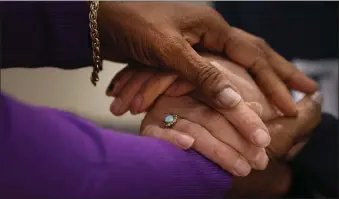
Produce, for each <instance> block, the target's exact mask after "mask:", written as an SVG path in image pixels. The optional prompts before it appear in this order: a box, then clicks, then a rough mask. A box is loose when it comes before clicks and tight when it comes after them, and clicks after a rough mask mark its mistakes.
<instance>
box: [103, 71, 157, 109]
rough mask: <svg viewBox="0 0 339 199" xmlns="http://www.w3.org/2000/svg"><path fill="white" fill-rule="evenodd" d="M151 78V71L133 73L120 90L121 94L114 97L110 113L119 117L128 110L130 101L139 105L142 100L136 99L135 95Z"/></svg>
mask: <svg viewBox="0 0 339 199" xmlns="http://www.w3.org/2000/svg"><path fill="white" fill-rule="evenodd" d="M152 76H153V72H151V71H137V72H135V73H134V75H133V76H132V77H131V79H130V80H129V81H128V82H126V83H125V84H124V86H123V87H122V88H121V92H119V93H118V94H117V95H116V98H115V99H114V101H113V103H112V104H111V109H110V110H111V112H112V113H113V114H114V115H116V116H120V115H123V114H124V113H126V112H127V111H128V110H129V107H130V104H131V102H132V100H134V102H135V101H136V102H137V103H141V100H142V99H140V98H138V96H137V93H138V92H139V90H140V88H141V87H142V86H143V84H144V83H145V82H147V80H148V79H149V78H151V77H152Z"/></svg>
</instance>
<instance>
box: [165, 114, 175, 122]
mask: <svg viewBox="0 0 339 199" xmlns="http://www.w3.org/2000/svg"><path fill="white" fill-rule="evenodd" d="M173 121H174V116H173V115H167V116H166V117H165V122H166V123H170V122H173Z"/></svg>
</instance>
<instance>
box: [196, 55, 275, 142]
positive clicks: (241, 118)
mask: <svg viewBox="0 0 339 199" xmlns="http://www.w3.org/2000/svg"><path fill="white" fill-rule="evenodd" d="M211 63H212V64H213V65H214V66H215V67H217V68H219V67H222V66H221V65H220V64H219V63H218V62H214V61H213V62H211ZM223 70H224V71H225V73H227V74H231V73H232V72H231V71H229V70H227V69H226V68H224V69H223ZM191 96H193V98H195V99H198V100H200V101H202V102H204V103H207V104H209V105H211V106H212V107H214V106H213V105H212V104H210V103H209V100H208V99H206V97H205V96H204V95H202V94H201V93H199V91H194V92H192V93H191ZM214 108H215V109H216V110H217V111H218V112H219V113H221V114H222V115H224V116H225V117H226V118H227V120H228V121H230V122H231V123H232V124H233V126H234V127H235V128H236V129H237V130H238V131H239V133H240V134H242V135H243V136H244V137H245V138H246V139H247V140H248V141H250V142H251V143H253V144H255V145H256V146H258V147H267V146H268V145H269V143H270V136H269V133H268V129H267V128H266V125H265V124H264V123H263V121H262V120H261V119H260V117H259V116H258V115H257V114H256V113H255V112H254V111H253V110H252V109H251V108H249V107H248V106H247V105H246V103H245V102H244V101H243V100H242V99H241V100H240V102H239V103H238V105H237V106H235V107H233V108H229V109H220V108H219V109H218V108H217V107H214Z"/></svg>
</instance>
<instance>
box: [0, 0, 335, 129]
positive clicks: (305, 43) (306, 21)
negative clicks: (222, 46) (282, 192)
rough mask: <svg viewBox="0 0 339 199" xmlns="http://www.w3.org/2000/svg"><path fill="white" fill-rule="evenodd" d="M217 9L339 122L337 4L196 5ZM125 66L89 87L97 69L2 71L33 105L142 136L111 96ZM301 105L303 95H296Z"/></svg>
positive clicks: (107, 68) (108, 70) (5, 86)
mask: <svg viewBox="0 0 339 199" xmlns="http://www.w3.org/2000/svg"><path fill="white" fill-rule="evenodd" d="M190 3H199V4H206V5H209V6H214V7H215V8H216V10H217V11H219V12H220V13H221V14H222V15H223V16H224V18H225V19H226V21H228V22H229V23H230V24H231V25H233V26H236V27H238V28H241V29H244V30H245V31H248V32H250V33H252V34H255V35H257V36H260V37H262V38H264V39H265V40H266V41H267V43H269V44H270V45H271V46H272V48H274V49H275V50H276V51H277V52H279V53H280V54H281V55H283V56H284V57H285V58H286V59H288V60H290V61H293V62H294V63H295V64H296V65H297V66H298V68H299V69H300V70H302V71H304V72H305V73H307V74H308V75H310V76H311V77H313V78H314V79H315V80H317V81H318V83H319V84H320V89H321V91H322V92H323V94H324V106H323V109H324V111H326V112H329V113H332V114H334V115H336V116H338V3H337V2H242V1H239V2H208V1H201V2H190ZM123 67H124V65H123V64H118V63H113V62H104V71H103V72H102V73H101V74H100V82H99V84H98V85H97V87H93V86H92V85H91V83H90V81H89V76H90V74H91V70H92V69H91V68H90V67H88V68H84V69H78V70H73V71H65V70H61V69H55V68H51V67H50V66H46V68H40V69H20V68H15V69H5V70H1V89H2V90H3V91H5V92H7V93H9V94H10V95H12V96H15V97H17V98H19V99H21V100H23V101H25V102H27V103H31V104H37V105H46V106H50V107H56V108H60V109H64V110H68V111H72V112H74V113H76V114H79V115H82V116H84V117H86V118H88V119H90V120H92V121H94V122H96V123H98V124H100V125H102V126H104V127H108V128H115V129H123V130H125V131H128V132H134V133H136V132H137V131H138V128H139V124H140V121H141V118H142V115H139V116H131V115H130V114H129V113H128V114H126V115H124V116H122V117H115V116H113V115H111V113H110V112H109V105H110V103H111V101H112V99H111V98H108V97H106V96H105V90H106V86H107V85H108V83H109V82H110V80H111V78H112V77H113V76H114V75H115V73H116V72H118V71H119V70H120V69H122V68H123ZM293 95H294V96H295V98H296V100H297V99H299V98H300V97H301V96H302V94H300V93H295V92H294V93H293Z"/></svg>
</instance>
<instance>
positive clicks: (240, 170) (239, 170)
mask: <svg viewBox="0 0 339 199" xmlns="http://www.w3.org/2000/svg"><path fill="white" fill-rule="evenodd" d="M234 172H235V174H236V175H237V176H247V175H248V174H249V173H250V172H251V166H250V165H249V164H248V163H247V162H246V161H245V160H243V159H242V158H239V159H238V160H237V162H236V163H235V167H234Z"/></svg>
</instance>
